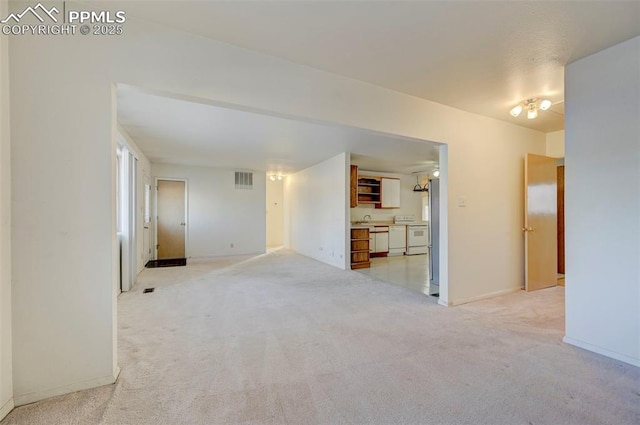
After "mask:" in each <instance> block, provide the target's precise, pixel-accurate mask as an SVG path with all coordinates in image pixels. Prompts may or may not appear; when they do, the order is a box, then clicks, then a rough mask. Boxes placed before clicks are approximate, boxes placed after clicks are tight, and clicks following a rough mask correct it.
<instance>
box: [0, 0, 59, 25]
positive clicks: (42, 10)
mask: <svg viewBox="0 0 640 425" xmlns="http://www.w3.org/2000/svg"><path fill="white" fill-rule="evenodd" d="M29 13H31V14H32V15H33V16H35V17H36V18H37V19H38V20H39V21H40V22H44V18H43V16H45V17H46V16H48V17H49V18H51V20H53V22H58V18H56V17H55V16H54V13H55V14H58V13H60V11H59V10H58V9H57V8H56V7H52V8H51V9H47V8H46V7H44V6H43V5H42V3H38V4H37V5H35V6H34V7H31V6H29V7H27V8H26V9H25V10H23V11H22V13H17V14H16V13H11V14H10V15H9V16H7V17H6V18H5V19H3V20H2V21H0V23H2V24H6V23H8V22H9V21H10V20H12V19H13V21H14V22H15V23H18V22H20V20H21V19H22V18H23V17H24V16H25V15H27V14H29Z"/></svg>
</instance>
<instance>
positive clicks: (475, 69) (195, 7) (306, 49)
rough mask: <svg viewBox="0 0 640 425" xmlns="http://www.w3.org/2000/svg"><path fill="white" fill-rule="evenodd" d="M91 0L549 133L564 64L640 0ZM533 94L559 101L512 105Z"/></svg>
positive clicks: (632, 15)
mask: <svg viewBox="0 0 640 425" xmlns="http://www.w3.org/2000/svg"><path fill="white" fill-rule="evenodd" d="M98 3H103V4H104V5H105V6H107V7H110V8H115V7H121V8H122V9H123V10H125V11H126V12H127V13H128V14H129V15H133V16H138V17H141V18H144V19H147V20H150V21H155V22H158V23H161V24H165V25H167V26H170V27H174V28H178V29H181V30H184V31H187V32H191V33H195V34H199V35H202V36H205V37H210V38H213V39H216V40H220V41H223V42H226V43H230V44H234V45H237V46H241V47H244V48H248V49H252V50H255V51H260V52H264V53H268V54H271V55H275V56H279V57H282V58H285V59H287V60H290V61H293V62H297V63H301V64H306V65H309V66H312V67H315V68H318V69H323V70H327V71H330V72H334V73H337V74H341V75H345V76H349V77H352V78H355V79H358V80H362V81H367V82H370V83H373V84H377V85H379V86H383V87H387V88H390V89H393V90H396V91H400V92H404V93H408V94H411V95H414V96H418V97H421V98H424V99H429V100H433V101H436V102H439V103H443V104H446V105H450V106H453V107H457V108H460V109H463V110H467V111H470V112H475V113H479V114H483V115H487V116H490V117H494V118H498V119H502V120H505V121H509V122H513V123H515V124H519V125H523V126H526V127H530V128H534V129H537V130H540V131H545V132H548V131H554V130H559V129H562V128H563V126H564V123H563V121H564V120H563V113H564V108H563V104H562V102H563V99H564V72H563V71H564V69H563V67H564V65H566V64H568V63H571V62H572V61H575V60H577V59H580V58H582V57H585V56H587V55H589V54H592V53H595V52H597V51H600V50H602V49H604V48H606V47H609V46H611V45H614V44H616V43H619V42H621V41H624V40H627V39H629V38H632V37H634V36H637V35H640V2H639V1H628V2H624V1H615V2H614V1H595V2H585V1H564V2H549V1H502V2H500V1H496V2H488V1H414V2H398V1H387V2H373V1H360V2H355V1H352V2H328V1H315V2H313V1H290V2H272V1H254V2H244V1H243V2H238V1H236V2H233V1H223V2H213V1H189V0H183V1H175V0H174V1H153V2H149V1H115V0H112V1H109V2H98ZM533 97H545V98H549V99H550V100H552V101H553V102H554V103H555V105H554V107H552V108H551V110H549V111H545V112H541V114H540V117H539V118H538V119H536V120H527V119H526V118H525V117H524V116H523V115H521V116H520V117H519V118H512V117H511V116H510V115H509V114H508V111H509V109H511V107H512V106H514V105H515V104H516V103H518V102H520V101H521V100H524V99H527V98H533Z"/></svg>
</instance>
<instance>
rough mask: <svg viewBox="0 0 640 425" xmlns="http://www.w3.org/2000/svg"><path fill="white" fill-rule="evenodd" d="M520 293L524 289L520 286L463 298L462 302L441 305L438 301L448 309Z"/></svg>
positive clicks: (449, 302) (455, 301)
mask: <svg viewBox="0 0 640 425" xmlns="http://www.w3.org/2000/svg"><path fill="white" fill-rule="evenodd" d="M519 291H522V288H521V287H519V286H518V287H516V288H510V289H503V290H500V291H496V292H490V293H488V294H482V295H478V296H475V297H470V298H463V299H461V300H454V301H448V302H446V303H441V302H440V300H438V304H440V305H444V306H447V307H453V306H456V305H462V304H468V303H472V302H474V301H480V300H485V299H487V298H494V297H499V296H501V295H507V294H512V293H514V292H519Z"/></svg>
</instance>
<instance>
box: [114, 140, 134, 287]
mask: <svg viewBox="0 0 640 425" xmlns="http://www.w3.org/2000/svg"><path fill="white" fill-rule="evenodd" d="M137 172H138V159H137V158H136V157H135V156H134V155H133V153H132V152H130V151H129V149H127V147H126V146H124V145H122V144H118V147H117V150H116V226H117V236H118V243H119V260H120V267H119V275H118V278H119V281H120V285H119V288H120V291H129V290H130V289H131V288H132V287H133V285H134V284H135V282H136V277H137V268H138V266H137V264H138V263H137V258H136V246H137V237H138V235H137V232H136V210H135V208H136V207H135V206H136V196H137V191H136V186H137Z"/></svg>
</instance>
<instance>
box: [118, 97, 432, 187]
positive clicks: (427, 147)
mask: <svg viewBox="0 0 640 425" xmlns="http://www.w3.org/2000/svg"><path fill="white" fill-rule="evenodd" d="M118 122H119V123H120V125H122V126H123V127H124V128H125V130H126V131H127V133H129V135H130V136H131V137H132V138H133V139H134V140H135V142H136V143H137V145H138V146H139V147H140V149H141V150H142V151H143V152H144V153H145V155H147V157H148V158H149V160H151V162H167V163H174V164H175V163H178V164H187V165H201V166H210V167H228V168H239V169H252V170H264V171H267V172H269V173H281V174H284V175H287V174H290V173H293V172H296V171H299V170H301V169H304V168H306V167H309V166H311V165H313V164H316V163H318V162H321V161H324V160H325V159H328V158H331V157H332V156H335V155H337V154H339V153H341V152H352V153H354V163H356V164H363V165H365V166H366V168H367V169H369V170H374V171H387V172H400V173H405V174H409V173H412V172H417V171H424V170H430V169H433V167H434V165H435V164H437V160H438V147H437V144H435V143H431V142H427V141H419V140H416V139H409V138H401V137H398V136H391V135H385V134H381V133H373V132H370V131H364V130H360V129H354V128H349V127H342V126H333V125H325V124H319V123H313V122H304V121H297V120H291V119H287V118H281V117H276V116H270V115H263V114H259V113H254V112H248V111H241V110H235V109H229V108H225V107H220V106H216V105H211V104H206V103H202V102H199V101H198V100H197V99H181V98H178V97H166V96H160V95H157V94H154V93H149V92H145V91H142V90H140V89H137V88H135V87H132V86H126V85H120V86H118ZM387 158H390V159H387Z"/></svg>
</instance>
